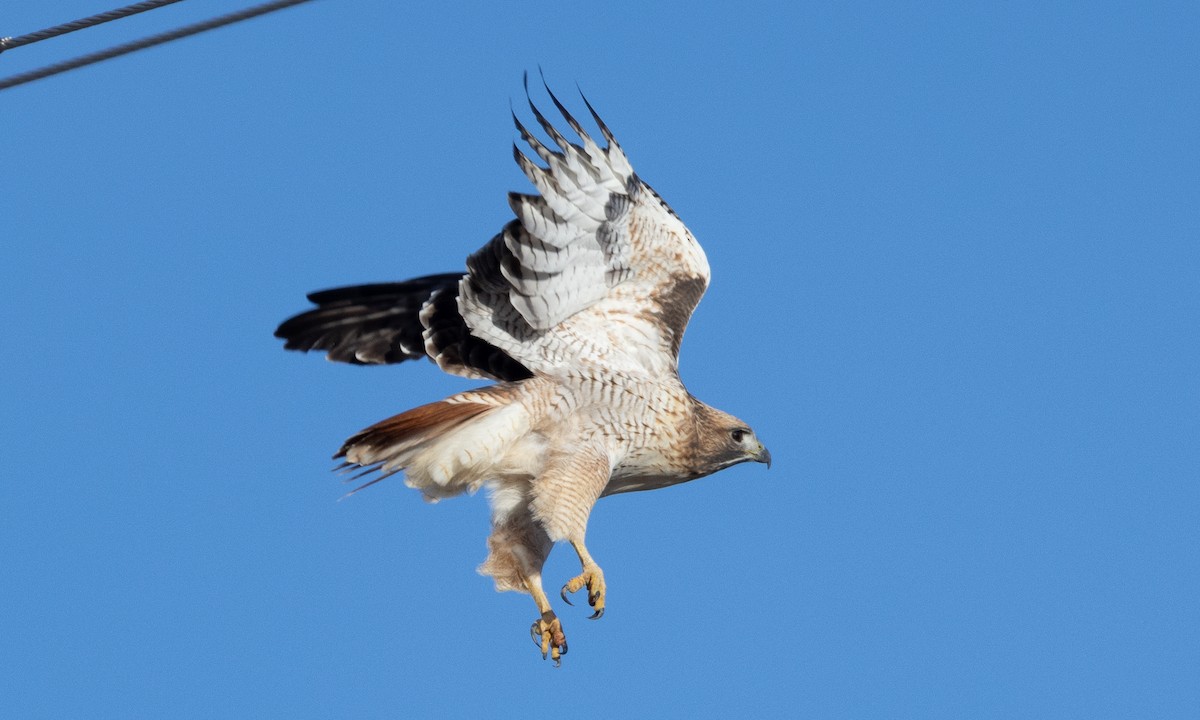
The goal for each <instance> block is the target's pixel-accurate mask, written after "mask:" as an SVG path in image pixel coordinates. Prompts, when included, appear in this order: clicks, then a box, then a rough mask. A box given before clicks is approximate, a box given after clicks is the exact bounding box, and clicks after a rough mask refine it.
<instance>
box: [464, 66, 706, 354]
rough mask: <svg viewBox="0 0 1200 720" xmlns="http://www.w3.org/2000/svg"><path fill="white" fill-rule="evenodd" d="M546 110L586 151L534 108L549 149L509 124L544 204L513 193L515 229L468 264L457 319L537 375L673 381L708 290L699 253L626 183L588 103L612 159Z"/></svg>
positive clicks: (633, 179) (671, 216)
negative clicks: (585, 367)
mask: <svg viewBox="0 0 1200 720" xmlns="http://www.w3.org/2000/svg"><path fill="white" fill-rule="evenodd" d="M547 92H549V88H547ZM550 98H551V100H553V102H554V104H555V106H556V107H557V108H558V110H559V112H560V113H561V114H562V116H563V118H564V119H565V120H566V122H567V124H568V125H570V127H571V129H572V130H573V131H574V132H575V133H576V135H578V137H579V140H580V141H581V143H582V144H578V143H574V142H571V141H570V140H568V139H567V138H566V137H564V136H563V135H562V133H560V132H559V131H558V130H557V129H555V128H554V126H553V125H551V124H550V122H549V121H548V120H547V119H546V118H545V117H544V116H543V115H542V113H541V112H539V111H538V109H537V108H536V107H535V106H534V105H533V103H532V102H530V104H529V105H530V108H531V109H532V111H533V114H534V116H535V117H536V118H537V121H538V123H539V124H540V125H541V126H542V128H543V129H544V130H545V132H546V134H547V135H548V136H549V137H550V138H551V140H552V141H553V143H554V145H555V146H556V147H555V148H551V147H548V146H546V145H545V144H543V143H542V142H540V141H539V140H538V139H537V138H536V137H534V136H533V135H532V134H531V133H530V132H529V131H528V130H527V129H526V128H525V126H524V125H522V124H521V122H520V121H519V120H517V119H516V116H515V115H514V117H513V120H514V122H515V123H516V126H517V130H518V131H519V132H520V134H521V138H522V139H523V140H524V141H525V142H526V143H527V144H528V145H529V147H530V148H531V149H532V150H533V152H534V153H535V154H536V155H537V157H538V158H540V159H541V161H542V162H543V163H544V164H545V165H544V166H543V165H539V164H538V163H536V162H534V161H533V160H531V159H530V158H529V157H527V156H526V155H525V154H523V153H522V152H521V150H520V149H519V148H518V147H516V146H515V145H514V147H513V150H514V155H515V157H516V160H517V163H518V164H519V165H520V166H521V169H522V170H523V171H524V172H525V175H526V176H527V177H528V178H529V180H530V181H531V182H532V183H533V184H534V186H535V187H536V188H537V189H538V191H539V193H540V194H539V195H522V194H518V193H510V195H509V204H510V205H511V206H512V209H513V212H514V213H515V214H516V216H517V219H516V220H514V221H513V222H510V223H509V224H508V225H507V226H506V227H505V228H504V230H503V231H502V232H501V233H500V234H499V235H497V236H496V237H494V238H493V239H492V240H491V241H490V242H488V244H487V245H485V246H484V247H483V248H481V249H480V250H479V251H478V252H476V253H475V254H473V255H472V256H471V257H470V258H469V259H468V261H467V267H468V269H469V272H468V273H467V275H466V277H464V278H463V279H462V282H461V283H460V284H459V310H460V312H461V313H462V316H463V318H464V320H465V321H466V323H467V325H468V327H470V329H471V333H472V334H473V335H475V336H476V337H478V338H480V339H482V340H484V341H486V342H487V343H489V344H491V345H493V346H495V347H496V348H498V349H500V350H502V351H504V352H505V353H507V354H508V355H510V356H511V357H512V358H514V359H515V360H516V361H518V362H520V363H521V364H522V365H524V366H525V367H527V368H529V369H530V370H532V371H534V372H542V373H546V374H556V373H557V372H559V371H560V370H561V369H563V368H569V367H573V366H574V365H575V364H576V363H584V364H591V363H595V364H600V365H605V366H610V367H611V366H622V367H626V368H630V369H633V368H640V369H642V370H645V371H649V372H651V373H655V374H657V373H660V372H664V371H674V369H675V367H676V359H677V356H678V353H679V343H680V341H681V339H682V337H683V332H684V329H685V328H686V327H687V323H688V320H689V319H690V318H691V315H692V311H693V310H694V309H695V307H696V304H697V303H698V302H699V301H700V297H701V295H703V294H704V291H705V289H706V288H707V287H708V280H709V269H708V261H707V259H706V258H705V256H704V251H703V250H701V248H700V245H699V243H697V242H696V239H695V238H694V237H692V234H691V232H689V231H688V229H687V227H685V226H684V224H683V223H682V222H681V221H680V220H679V218H678V217H677V216H676V215H675V213H674V212H673V211H672V210H671V209H670V207H668V206H667V204H666V203H665V202H663V200H662V198H660V197H659V196H658V194H657V193H655V192H654V191H653V190H652V189H651V188H650V186H649V185H647V184H646V183H644V182H642V180H641V179H639V178H638V176H637V175H636V174H635V173H634V172H633V168H632V167H631V166H630V164H629V161H628V160H627V159H626V157H625V153H624V152H622V150H621V147H620V146H619V145H618V144H617V142H616V140H615V139H614V138H613V136H612V133H611V132H610V131H609V129H608V127H607V126H606V125H605V124H604V122H603V121H602V120H601V119H600V117H599V116H598V115H597V114H596V112H595V110H593V109H592V106H591V104H590V103H587V100H586V99H585V100H584V103H585V104H587V108H588V110H589V111H590V112H591V114H592V117H593V118H594V119H595V121H596V125H597V126H598V127H599V129H600V132H601V134H602V135H603V137H604V139H605V141H606V144H607V147H603V148H602V147H600V146H599V145H598V144H597V143H596V142H595V141H594V140H593V139H592V138H591V137H590V136H589V135H588V134H587V132H586V131H584V129H583V127H582V126H581V125H580V124H579V122H577V121H576V120H575V118H573V117H572V116H571V114H570V113H569V112H567V110H566V108H564V107H563V105H562V103H560V102H559V101H558V99H557V98H556V97H554V95H553V93H550Z"/></svg>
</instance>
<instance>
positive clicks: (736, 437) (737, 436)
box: [729, 428, 746, 443]
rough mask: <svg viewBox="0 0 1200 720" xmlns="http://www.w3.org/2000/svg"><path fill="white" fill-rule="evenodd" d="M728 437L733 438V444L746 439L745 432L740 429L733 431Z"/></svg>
mask: <svg viewBox="0 0 1200 720" xmlns="http://www.w3.org/2000/svg"><path fill="white" fill-rule="evenodd" d="M729 437H731V438H733V441H734V442H735V443H740V442H741V441H743V440H745V439H746V431H745V430H742V429H741V428H738V429H737V430H734V431H733V432H731V433H729Z"/></svg>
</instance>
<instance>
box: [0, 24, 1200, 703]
mask: <svg viewBox="0 0 1200 720" xmlns="http://www.w3.org/2000/svg"><path fill="white" fill-rule="evenodd" d="M247 4H249V3H239V2H231V1H225V0H221V1H217V0H213V1H204V2H187V3H179V4H178V5H175V6H171V7H168V8H164V9H161V10H155V11H153V12H150V13H146V14H144V15H141V16H138V17H135V18H130V19H128V20H123V21H119V22H116V23H112V24H110V25H107V26H104V27H100V28H95V29H92V30H89V31H86V32H80V33H76V34H74V35H72V36H69V37H64V38H60V39H56V40H51V41H47V42H43V43H40V44H37V45H33V46H29V47H25V48H19V49H15V50H12V51H9V52H7V53H4V54H3V55H2V56H0V76H5V75H8V74H11V73H15V72H20V71H23V70H26V69H31V68H34V67H38V66H41V65H42V64H46V63H49V62H54V61H57V60H61V59H64V58H66V57H69V56H73V55H75V54H79V53H83V52H88V51H91V50H94V49H99V48H101V47H107V46H108V45H110V44H115V43H118V42H123V41H125V40H128V39H133V38H135V37H140V36H141V35H144V34H149V33H152V32H158V31H160V30H165V29H168V28H171V27H174V26H176V25H179V24H183V23H186V22H190V21H193V20H197V19H201V18H206V17H209V16H212V15H215V14H218V13H221V12H226V11H230V10H233V9H237V8H241V7H245V6H246V5H247ZM968 5H973V4H967V3H928V2H924V3H914V4H891V3H889V4H859V5H854V6H845V5H840V6H837V7H828V6H826V4H809V3H792V2H786V3H785V2H780V3H740V4H736V5H733V6H729V7H725V6H723V5H722V6H719V5H718V4H713V5H712V6H708V7H704V6H697V5H696V4H694V3H671V4H668V3H623V2H614V3H609V4H607V5H595V4H588V5H572V4H563V3H523V4H520V5H515V4H513V5H508V4H501V3H463V4H457V5H455V6H453V7H442V6H440V5H439V4H436V3H424V4H421V3H418V4H416V5H415V6H412V5H409V4H401V3H385V2H346V1H344V0H343V1H337V0H321V1H320V2H314V3H311V4H309V5H305V6H302V7H299V8H295V9H292V10H288V11H285V12H282V13H278V14H275V15H272V16H269V17H267V18H262V19H259V20H256V21H252V22H248V23H244V24H241V25H238V26H236V27H232V28H227V29H224V30H221V31H217V32H213V33H209V34H206V35H203V36H199V37H196V38H191V39H188V40H184V41H181V42H178V43H174V44H171V45H167V46H164V47H160V48H156V49H153V50H150V51H146V52H143V53H140V54H137V55H134V56H129V57H126V58H122V59H118V60H114V61H111V62H107V63H104V64H102V65H98V66H94V67H91V68H88V69H84V70H80V71H76V72H72V73H69V74H66V75H63V76H60V77H57V78H54V79H50V80H45V81H42V82H39V83H36V84H32V85H28V86H25V87H22V88H17V89H12V90H8V91H4V92H2V93H0V157H3V163H4V172H3V179H0V228H2V229H0V288H2V289H3V293H4V302H3V303H0V326H2V327H3V333H4V351H3V352H0V386H2V388H3V396H4V402H3V403H0V427H2V431H0V450H2V451H3V456H4V458H5V461H6V466H7V470H6V471H5V473H4V477H5V478H6V482H5V483H4V489H5V496H4V500H3V502H2V503H0V552H2V553H3V557H4V561H3V563H0V662H2V665H3V667H4V679H3V681H0V714H3V715H4V716H6V717H23V718H39V717H46V718H59V717H97V718H129V717H174V718H189V717H197V718H200V717H204V718H212V717H288V718H327V717H362V718H372V717H422V716H430V717H433V716H437V717H450V718H454V717H523V718H526V717H530V716H547V715H551V716H564V715H575V714H584V715H590V716H595V715H612V716H632V717H651V716H653V717H701V718H705V717H714V718H716V717H729V716H732V715H735V714H737V715H739V716H745V715H750V716H765V717H771V716H795V717H821V718H836V717H847V718H850V717H852V718H895V717H928V718H961V717H1055V718H1059V717H1080V718H1084V717H1086V718H1101V717H1159V718H1169V717H1180V718H1182V717H1195V713H1196V710H1197V708H1198V707H1200V684H1197V682H1196V678H1197V677H1200V649H1198V648H1200V614H1198V613H1197V610H1196V608H1197V606H1198V604H1200V579H1198V573H1197V571H1198V570H1200V562H1198V561H1200V532H1198V527H1200V524H1198V521H1200V512H1198V511H1200V489H1198V486H1197V482H1196V481H1197V468H1198V467H1200V442H1198V438H1197V427H1200V376H1198V372H1197V368H1198V367H1200V344H1198V343H1197V341H1196V329H1197V323H1198V322H1200V282H1198V278H1200V215H1198V214H1197V208H1198V207H1200V177H1198V176H1200V171H1198V169H1200V133H1198V132H1197V128H1198V127H1200V90H1198V88H1200V82H1198V80H1200V55H1197V53H1196V51H1195V44H1196V43H1195V41H1196V37H1197V31H1198V30H1200V11H1198V10H1197V8H1196V6H1195V4H1194V3H1184V2H1180V3H1159V2H1150V3H1141V4H1122V5H1116V4H1106V3H1077V4H1072V3H1054V2H1051V3H1045V2H1036V3H1034V2H1018V3H1005V4H1003V5H996V6H994V7H968ZM51 6H52V7H51ZM112 6H113V5H112V4H105V3H97V2H93V1H89V2H81V1H74V0H72V1H69V2H68V1H65V0H64V1H62V2H56V3H52V4H48V3H43V2H33V1H31V0H13V1H12V2H8V3H5V5H4V8H3V10H2V11H0V34H7V35H17V34H21V33H25V32H30V31H33V30H36V29H40V28H42V27H46V26H48V25H51V24H54V23H58V22H62V21H66V20H70V19H74V18H77V17H81V16H84V15H88V14H91V13H94V12H99V11H102V10H106V9H109V8H110V7H112ZM539 65H541V66H542V67H543V68H544V69H545V72H546V76H547V78H548V80H549V81H550V83H551V85H552V86H553V87H554V88H556V89H557V90H559V91H560V92H559V94H560V96H561V97H563V98H564V99H565V100H567V102H568V104H569V105H570V106H571V107H573V108H575V109H577V110H580V111H582V104H581V103H580V102H579V101H578V99H577V96H576V95H575V90H574V87H575V84H576V83H578V84H579V85H580V86H581V87H582V88H583V89H584V90H585V91H586V92H587V94H588V97H589V99H590V100H591V101H592V103H593V104H594V105H595V106H596V107H597V109H598V110H599V111H600V113H601V114H602V115H603V116H604V118H605V120H606V121H607V122H608V124H609V125H610V126H611V127H612V128H613V130H614V131H615V132H616V134H617V137H618V138H619V139H620V140H621V142H622V145H623V146H624V148H625V149H626V151H627V153H628V154H629V156H630V158H631V160H632V162H633V164H634V166H635V167H636V168H637V170H638V172H639V173H640V174H641V175H642V176H643V177H644V178H646V179H647V180H648V181H649V182H650V183H651V184H653V185H654V186H655V188H656V189H657V190H658V191H659V192H660V193H661V194H662V195H663V196H664V197H665V198H666V199H667V201H668V202H670V203H671V204H672V206H673V207H674V208H675V209H676V210H677V211H678V213H679V214H680V215H681V216H682V218H683V219H684V220H685V221H686V222H687V223H688V225H689V226H690V227H691V229H692V230H693V231H694V232H695V234H696V235H697V237H698V238H699V239H700V240H701V242H702V243H703V245H704V247H705V249H706V251H707V253H708V257H709V260H710V262H711V264H712V267H713V275H714V278H713V285H712V287H711V289H710V291H709V293H708V295H707V296H706V298H705V300H704V301H703V302H702V303H701V305H700V308H699V310H698V312H697V314H696V316H695V318H694V319H693V323H692V325H691V328H690V330H689V332H688V335H687V338H686V340H685V341H684V345H683V356H682V361H681V372H682V374H683V378H684V380H685V382H686V383H687V384H688V386H689V388H690V389H691V390H692V391H693V392H694V393H695V394H696V395H698V396H699V397H701V398H703V399H704V400H706V401H708V402H709V403H711V404H713V405H716V406H718V407H721V408H723V409H726V410H728V411H730V412H732V413H734V414H736V415H738V416H739V417H742V418H744V419H746V420H747V421H748V422H750V423H751V424H752V425H753V426H754V427H755V429H756V430H757V432H758V434H759V435H760V437H761V438H763V439H764V440H765V441H766V443H767V445H768V446H769V447H770V449H771V451H772V453H773V455H774V458H775V464H774V467H773V468H772V469H771V470H770V471H767V470H766V469H765V468H763V467H762V466H759V465H754V466H740V467H737V468H734V469H731V470H728V471H726V472H723V473H720V474H718V475H715V476H712V477H709V478H705V479H703V480H700V481H698V482H695V483H690V484H687V485H683V486H680V487H675V488H670V489H666V490H661V491H657V492H652V493H639V494H634V495H627V496H619V497H614V498H610V499H606V500H604V501H602V502H601V503H600V504H599V505H598V507H597V509H596V511H595V512H594V514H593V516H592V522H591V525H590V529H589V538H588V539H589V547H590V548H591V550H592V553H593V554H594V555H595V556H596V558H597V560H598V561H599V562H600V563H601V565H602V566H603V567H604V568H605V571H606V576H607V579H608V583H609V609H608V613H607V614H606V615H605V617H604V618H603V620H601V621H599V622H588V621H587V620H586V619H585V617H586V615H587V614H588V613H587V611H586V610H585V609H583V608H578V607H577V608H574V609H572V608H566V607H562V606H560V607H559V611H560V617H561V618H562V620H563V623H564V625H565V627H566V630H567V633H568V637H569V638H570V643H571V651H570V654H569V655H568V656H567V658H566V660H565V662H564V664H563V667H562V668H561V669H558V670H554V669H552V668H551V667H550V664H549V663H548V662H543V661H542V660H541V658H540V657H539V656H538V655H537V653H536V652H535V651H534V648H533V647H532V644H531V643H530V641H529V638H528V635H527V628H528V627H529V623H530V622H531V621H532V620H533V619H534V615H535V613H534V608H533V604H532V603H531V602H530V601H529V599H528V598H527V597H524V596H520V595H516V594H512V593H506V594H503V595H499V594H496V593H495V592H494V591H493V590H492V588H491V585H490V581H489V580H488V579H487V578H483V577H481V576H479V575H477V574H476V573H475V572H474V568H475V567H476V565H478V563H479V562H481V561H482V560H483V557H484V555H485V546H484V538H485V536H486V534H487V525H488V519H487V508H486V502H485V501H484V499H483V498H482V497H476V498H467V499H461V500H455V501H448V502H444V503H441V504H439V505H437V506H428V505H426V504H424V503H422V502H421V500H420V498H419V497H418V495H417V494H416V493H414V492H413V491H411V490H408V489H407V488H405V487H404V486H403V484H402V483H400V482H396V481H392V482H387V483H381V484H380V485H377V486H375V487H372V488H371V489H370V490H369V491H367V492H364V493H361V494H359V495H356V496H354V497H353V498H351V499H349V500H347V501H344V502H340V503H339V502H336V501H337V499H338V497H339V496H340V495H341V494H342V492H343V490H344V488H343V487H342V486H340V485H339V484H338V483H337V482H336V481H335V478H334V477H333V476H332V475H331V474H330V473H329V472H328V468H329V467H331V462H330V461H329V456H330V454H331V453H332V452H333V451H334V450H335V449H336V448H337V447H338V445H339V444H340V443H341V441H342V440H343V439H344V438H345V437H347V436H348V435H350V434H351V433H353V432H355V431H356V430H358V429H360V428H362V427H364V426H366V425H368V424H370V423H372V422H374V421H376V420H379V419H381V418H383V417H386V416H388V415H391V414H394V413H396V412H398V411H400V410H403V409H406V408H408V407H412V406H414V405H417V404H421V403H424V402H428V401H431V400H434V399H437V398H439V397H441V396H443V395H447V394H450V393H452V392H455V391H458V390H461V389H464V388H465V387H468V386H469V383H467V382H465V381H462V380H460V379H456V378H452V377H447V376H444V375H441V374H440V373H439V372H438V371H437V370H436V368H435V367H433V366H432V365H429V364H425V363H421V364H409V365H406V366H400V367H390V368H358V367H348V366H341V365H334V364H331V363H327V362H324V361H323V360H322V359H321V358H319V357H316V356H303V355H298V354H294V353H285V352H283V351H282V350H281V348H280V343H279V342H278V341H276V340H275V339H273V338H272V337H271V333H272V330H273V329H274V327H275V326H276V324H277V323H278V322H279V321H280V320H282V319H283V318H285V317H287V316H288V315H290V314H292V313H294V312H296V311H299V310H301V309H303V308H304V307H305V306H306V303H305V301H304V294H305V293H306V292H309V291H312V290H317V289H321V288H326V287H333V286H338V285H343V284H351V283H362V282H371V281H386V280H398V279H403V278H407V277H411V276H416V275H421V274H425V273H431V272H444V271H450V270H454V269H457V268H461V267H462V264H463V259H464V257H465V256H466V254H467V253H469V252H470V251H472V250H474V249H475V248H477V247H478V246H479V245H481V244H482V243H483V242H484V241H486V240H487V239H488V238H489V237H490V236H491V235H492V234H493V233H494V232H495V231H496V230H497V229H498V228H499V227H500V226H501V225H502V224H503V223H504V222H505V221H506V220H507V219H508V218H509V217H510V211H509V210H508V208H507V205H506V202H505V192H506V191H508V190H512V189H516V190H525V189H527V188H528V185H527V183H526V181H525V180H524V178H523V177H522V175H521V174H520V172H519V170H518V169H517V168H516V167H515V165H514V164H513V163H512V160H511V155H510V153H511V149H510V142H511V141H512V140H513V139H514V137H515V133H514V131H513V129H512V127H511V124H510V120H509V117H508V112H509V103H510V101H517V104H518V106H519V101H520V100H521V99H522V90H521V74H522V72H524V71H525V70H536V68H537V67H538V66H539ZM575 572H577V564H576V562H575V560H574V558H573V554H572V553H571V552H570V551H569V549H565V548H559V549H558V551H557V552H556V553H555V554H554V555H553V556H552V558H551V560H550V563H549V564H548V567H547V573H546V574H547V582H548V584H550V585H552V586H556V584H557V583H558V582H562V581H565V580H566V579H567V578H568V577H570V576H571V575H573V574H575Z"/></svg>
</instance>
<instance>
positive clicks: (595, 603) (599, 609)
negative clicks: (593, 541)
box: [559, 563, 606, 620]
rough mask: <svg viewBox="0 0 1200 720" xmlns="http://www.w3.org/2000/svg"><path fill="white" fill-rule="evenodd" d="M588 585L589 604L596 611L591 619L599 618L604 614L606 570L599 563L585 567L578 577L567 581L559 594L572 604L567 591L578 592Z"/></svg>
mask: <svg viewBox="0 0 1200 720" xmlns="http://www.w3.org/2000/svg"><path fill="white" fill-rule="evenodd" d="M584 586H587V589H588V605H591V606H592V609H593V610H595V611H596V612H594V613H592V616H591V618H590V619H591V620H599V619H600V618H601V617H603V616H604V596H605V589H606V588H605V585H604V571H602V570H601V569H600V566H599V565H596V564H595V563H591V564H588V565H585V566H584V567H583V572H582V573H580V574H579V575H577V576H576V577H573V578H571V579H570V580H568V581H567V584H566V585H563V586H562V590H561V591H560V592H559V595H560V596H561V597H562V599H563V600H564V601H566V603H567V604H568V605H571V604H572V603H571V601H570V599H568V598H567V593H573V592H577V591H579V590H580V589H582V588H583V587H584Z"/></svg>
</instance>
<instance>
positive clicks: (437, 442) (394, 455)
mask: <svg viewBox="0 0 1200 720" xmlns="http://www.w3.org/2000/svg"><path fill="white" fill-rule="evenodd" d="M511 387H512V386H507V387H506V386H504V385H499V386H492V387H488V388H481V389H479V390H472V391H469V392H466V393H462V394H459V395H455V396H453V397H449V398H446V399H445V400H439V401H438V402H434V403H429V404H428V405H422V406H420V407H416V408H413V409H412V410H408V411H407V412H403V413H400V414H399V415H396V416H394V417H390V418H388V419H386V420H382V421H380V422H377V423H375V424H374V425H372V426H371V427H369V428H366V429H365V430H362V431H361V432H359V433H357V434H355V435H354V436H353V437H351V438H350V439H349V440H347V441H346V442H345V443H344V444H343V445H342V447H341V449H339V450H338V452H337V454H336V455H334V459H338V458H344V459H345V462H344V463H342V465H341V466H339V469H340V470H341V471H343V472H349V471H351V470H352V469H353V468H355V467H358V468H361V472H359V473H358V474H356V475H355V476H354V477H353V478H352V480H355V479H358V478H362V477H364V476H367V475H370V474H371V473H375V472H378V473H379V475H378V476H376V477H374V478H372V479H371V480H370V481H368V482H367V483H365V484H364V485H362V486H360V487H359V488H356V489H355V490H353V491H351V492H352V493H353V492H357V491H358V490H360V489H362V488H364V487H367V486H369V485H373V484H375V483H377V482H379V481H380V480H383V479H384V478H386V477H389V476H391V475H394V474H396V473H398V472H400V471H402V470H403V471H404V472H405V475H406V478H405V479H406V483H407V484H408V485H409V486H410V487H415V488H417V489H419V490H421V491H422V492H423V493H424V494H425V497H426V498H427V499H430V500H437V499H440V498H443V497H449V496H452V495H457V494H459V493H462V492H464V491H474V490H475V489H476V488H478V486H479V485H480V484H481V483H482V482H483V481H484V480H486V479H487V476H488V474H489V473H490V472H491V471H493V469H494V468H495V467H496V466H497V463H499V462H500V461H501V459H502V457H503V455H504V453H505V451H506V449H507V448H508V446H509V445H510V443H511V442H512V440H513V439H514V438H516V437H519V436H520V433H522V432H525V431H526V430H527V429H528V422H527V419H526V415H525V412H524V409H523V408H522V407H521V406H520V405H519V404H513V403H512V398H511V393H508V392H506V391H507V390H508V389H509V388H511Z"/></svg>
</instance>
